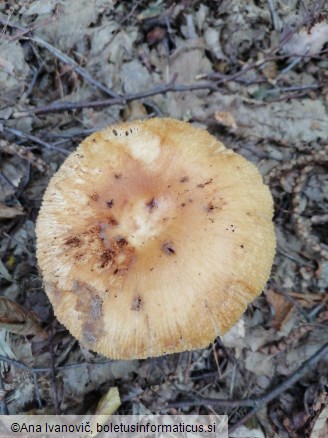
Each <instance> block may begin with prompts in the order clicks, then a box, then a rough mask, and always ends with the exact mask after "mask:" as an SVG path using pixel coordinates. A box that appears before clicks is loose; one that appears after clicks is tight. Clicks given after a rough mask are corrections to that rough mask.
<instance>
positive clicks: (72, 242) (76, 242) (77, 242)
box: [65, 237, 82, 248]
mask: <svg viewBox="0 0 328 438" xmlns="http://www.w3.org/2000/svg"><path fill="white" fill-rule="evenodd" d="M65 245H69V246H72V247H73V248H79V247H80V246H81V245H82V240H81V239H79V238H78V237H69V238H68V239H67V240H66V241H65Z"/></svg>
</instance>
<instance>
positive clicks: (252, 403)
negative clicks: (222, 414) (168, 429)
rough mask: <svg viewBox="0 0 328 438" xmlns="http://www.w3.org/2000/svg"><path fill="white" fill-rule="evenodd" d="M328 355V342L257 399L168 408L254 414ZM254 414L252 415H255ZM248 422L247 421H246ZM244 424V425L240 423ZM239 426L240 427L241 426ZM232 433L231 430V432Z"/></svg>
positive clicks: (174, 404)
mask: <svg viewBox="0 0 328 438" xmlns="http://www.w3.org/2000/svg"><path fill="white" fill-rule="evenodd" d="M327 353H328V342H326V343H325V344H324V345H323V346H322V347H321V348H319V350H318V351H317V352H316V353H314V354H313V355H312V356H311V357H310V358H309V359H307V360H306V361H305V362H304V363H303V364H302V365H301V366H300V367H299V368H297V370H295V371H294V372H293V373H292V374H291V375H290V376H289V377H287V378H286V379H285V380H284V381H282V382H281V383H280V384H279V385H277V386H276V387H275V388H273V389H272V390H271V391H269V392H267V393H264V394H263V395H261V396H259V397H256V398H248V399H244V400H229V399H213V398H197V399H194V400H183V401H176V402H170V403H168V404H167V405H166V406H167V407H171V408H173V407H174V408H176V407H181V408H186V407H192V406H200V405H203V406H206V405H209V406H213V407H224V408H236V407H238V408H239V407H248V406H249V407H252V408H253V411H254V412H253V414H254V413H256V412H257V411H258V410H259V409H261V408H262V407H263V406H264V405H266V404H267V403H269V402H270V401H272V400H273V399H275V398H277V397H278V396H279V395H280V394H282V393H283V392H285V391H287V389H289V388H290V387H291V386H293V385H294V384H295V383H296V382H298V381H299V380H300V379H301V378H302V377H303V376H304V375H305V374H306V373H307V372H308V371H309V370H310V369H313V367H314V365H316V364H317V363H318V362H319V361H320V360H321V359H322V358H323V357H324V356H325V355H327ZM253 414H252V415H253ZM245 421H247V420H245ZM240 424H243V423H240ZM240 424H239V425H240ZM230 431H231V430H230Z"/></svg>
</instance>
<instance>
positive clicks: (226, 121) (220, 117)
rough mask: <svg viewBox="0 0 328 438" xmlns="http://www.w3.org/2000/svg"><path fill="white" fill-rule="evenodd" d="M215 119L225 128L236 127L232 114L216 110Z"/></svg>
mask: <svg viewBox="0 0 328 438" xmlns="http://www.w3.org/2000/svg"><path fill="white" fill-rule="evenodd" d="M215 120H216V121H217V122H218V123H219V124H220V125H223V126H225V127H226V128H231V129H236V128H237V123H236V120H235V118H234V116H233V115H232V114H231V113H229V112H226V111H216V112H215Z"/></svg>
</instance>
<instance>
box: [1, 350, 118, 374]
mask: <svg viewBox="0 0 328 438" xmlns="http://www.w3.org/2000/svg"><path fill="white" fill-rule="evenodd" d="M1 360H2V361H3V362H6V363H8V364H9V365H12V366H14V367H16V368H20V369H21V370H25V371H29V372H30V373H49V372H51V371H52V368H51V367H42V368H34V367H29V366H28V365H25V364H24V363H23V362H20V361H19V360H15V359H11V358H10V357H7V356H3V355H2V354H0V361H1ZM111 362H113V361H112V360H111V359H108V360H106V361H103V362H94V363H89V362H81V363H70V364H67V365H61V366H57V367H56V370H57V371H61V370H68V369H72V368H80V367H84V366H96V365H108V364H109V363H111Z"/></svg>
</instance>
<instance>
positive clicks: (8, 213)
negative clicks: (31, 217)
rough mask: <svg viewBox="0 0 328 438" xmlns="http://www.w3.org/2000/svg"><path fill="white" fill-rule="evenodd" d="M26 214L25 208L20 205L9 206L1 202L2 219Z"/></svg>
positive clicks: (0, 214)
mask: <svg viewBox="0 0 328 438" xmlns="http://www.w3.org/2000/svg"><path fill="white" fill-rule="evenodd" d="M22 214H24V212H23V210H22V209H21V208H19V207H7V205H5V204H2V203H0V220H1V219H12V218H14V217H16V216H20V215H22Z"/></svg>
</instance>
